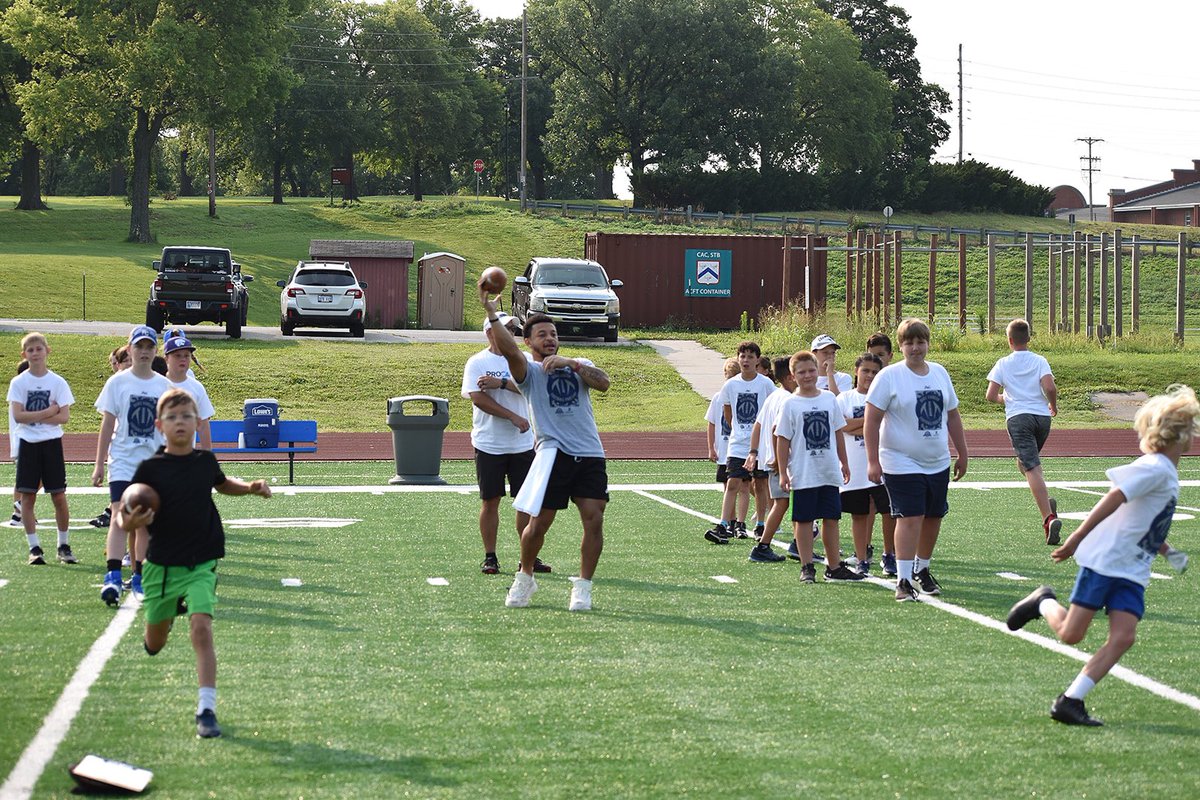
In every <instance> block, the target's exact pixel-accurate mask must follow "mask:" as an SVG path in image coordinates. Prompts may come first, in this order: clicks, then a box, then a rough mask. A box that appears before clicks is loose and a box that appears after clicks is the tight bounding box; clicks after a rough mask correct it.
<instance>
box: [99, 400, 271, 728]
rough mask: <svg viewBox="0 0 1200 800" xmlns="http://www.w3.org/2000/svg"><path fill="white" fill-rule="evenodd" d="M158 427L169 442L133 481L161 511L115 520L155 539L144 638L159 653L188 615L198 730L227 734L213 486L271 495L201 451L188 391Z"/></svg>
mask: <svg viewBox="0 0 1200 800" xmlns="http://www.w3.org/2000/svg"><path fill="white" fill-rule="evenodd" d="M156 417H157V418H156V419H155V422H154V426H155V427H156V428H157V429H158V430H159V432H160V433H162V434H163V435H164V436H165V438H166V446H165V447H163V448H159V450H158V452H157V453H155V454H154V455H153V456H151V457H150V458H147V459H146V460H145V461H143V462H141V464H140V465H139V466H138V468H137V471H136V472H134V474H133V481H132V482H133V483H145V484H148V485H149V486H150V487H151V488H153V489H154V491H156V492H158V497H159V507H158V511H157V512H155V511H153V510H151V509H149V508H143V507H142V506H138V507H136V508H132V509H131V508H126V507H125V506H124V503H122V502H121V501H120V500H119V499H118V500H116V501H115V502H114V508H116V513H115V514H114V515H113V516H114V517H115V518H116V519H117V523H118V524H119V525H121V526H122V528H123V529H124V530H126V531H129V532H130V533H132V532H134V531H136V530H138V529H142V531H143V534H142V537H143V539H145V538H147V534H148V539H149V549H148V550H147V552H146V561H145V565H144V570H145V572H144V576H145V589H146V599H145V608H146V635H145V639H144V646H145V649H146V652H147V653H148V654H150V655H152V656H153V655H157V654H158V652H159V651H160V650H162V649H163V647H165V646H166V644H167V636H168V635H169V634H170V633H171V626H172V624H173V623H174V622H175V617H176V616H178V615H181V614H187V615H188V627H189V629H190V630H189V634H190V637H191V640H192V649H193V650H195V652H196V678H197V681H198V683H199V685H200V692H199V702H198V704H197V708H196V735H197V736H200V737H202V738H206V739H207V738H212V737H215V736H220V735H221V728H220V726H218V725H217V712H216V709H217V653H216V650H215V649H214V648H213V635H212V620H213V611H214V610H215V607H216V603H217V560H218V559H221V558H224V557H225V530H224V528H223V527H222V526H221V515H220V514H219V513H218V512H217V507H216V505H215V504H214V503H213V499H212V490H213V489H216V490H217V491H218V492H220V493H221V494H229V495H240V494H256V495H258V496H260V497H270V496H271V487H270V486H268V485H267V482H266V481H263V480H258V481H254V482H253V483H246V482H245V481H241V480H238V479H237V478H229V477H226V475H225V473H223V472H222V471H221V465H220V464H218V463H217V459H216V456H214V455H213V454H212V453H211V452H209V451H208V450H197V449H195V447H194V445H193V442H194V441H195V439H196V429H197V426H198V425H199V414H198V413H197V411H196V401H195V399H194V398H193V397H192V395H191V394H190V393H188V392H187V391H185V390H183V389H178V388H175V389H168V390H166V391H165V392H164V393H163V395H162V397H161V398H159V400H158V404H157V414H156Z"/></svg>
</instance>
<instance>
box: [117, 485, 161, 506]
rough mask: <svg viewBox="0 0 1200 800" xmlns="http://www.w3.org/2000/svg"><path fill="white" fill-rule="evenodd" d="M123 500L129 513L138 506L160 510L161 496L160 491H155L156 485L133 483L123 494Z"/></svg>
mask: <svg viewBox="0 0 1200 800" xmlns="http://www.w3.org/2000/svg"><path fill="white" fill-rule="evenodd" d="M121 502H122V503H124V505H125V511H126V512H127V513H128V512H132V511H133V510H134V509H135V508H137V507H138V506H141V507H142V508H148V509H150V510H151V511H158V504H159V497H158V492H156V491H154V487H152V486H150V485H148V484H145V483H131V484H129V486H127V487H126V488H125V492H124V494H122V495H121Z"/></svg>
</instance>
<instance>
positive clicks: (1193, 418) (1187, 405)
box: [1133, 383, 1200, 453]
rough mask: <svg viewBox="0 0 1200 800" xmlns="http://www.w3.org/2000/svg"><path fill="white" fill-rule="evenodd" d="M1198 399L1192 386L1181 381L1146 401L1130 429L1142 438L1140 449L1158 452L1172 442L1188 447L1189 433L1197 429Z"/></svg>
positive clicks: (1199, 407) (1190, 438) (1199, 428)
mask: <svg viewBox="0 0 1200 800" xmlns="http://www.w3.org/2000/svg"><path fill="white" fill-rule="evenodd" d="M1198 419H1200V401H1198V400H1197V399H1196V393H1195V392H1194V391H1193V390H1192V387H1190V386H1185V385H1184V384H1181V383H1176V384H1172V385H1171V386H1168V387H1167V391H1166V393H1165V394H1160V395H1156V396H1154V397H1151V398H1150V399H1149V400H1147V401H1146V402H1145V403H1144V404H1143V405H1142V407H1141V408H1140V409H1138V412H1137V416H1135V417H1134V418H1133V428H1134V430H1136V431H1137V434H1138V438H1139V439H1140V440H1141V443H1142V449H1143V450H1145V451H1147V452H1153V453H1157V452H1159V451H1161V450H1165V449H1166V448H1168V447H1170V446H1171V445H1173V444H1175V443H1180V444H1182V445H1183V449H1184V450H1187V449H1188V447H1189V446H1191V442H1192V436H1193V435H1194V434H1195V433H1197V432H1198V431H1200V425H1198V424H1197V422H1198Z"/></svg>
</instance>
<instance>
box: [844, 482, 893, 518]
mask: <svg viewBox="0 0 1200 800" xmlns="http://www.w3.org/2000/svg"><path fill="white" fill-rule="evenodd" d="M872 500H874V501H875V509H874V510H875V511H878V512H880V513H882V514H890V513H891V508H892V502H891V500H889V499H888V493H887V488H886V487H883V486H869V487H867V488H866V489H851V490H850V491H848V492H842V510H843V511H845V512H846V513H847V514H849V515H851V516H853V517H858V516H865V515H867V514H870V513H871V511H872V509H871V501H872Z"/></svg>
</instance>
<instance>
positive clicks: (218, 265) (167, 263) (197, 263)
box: [162, 251, 229, 272]
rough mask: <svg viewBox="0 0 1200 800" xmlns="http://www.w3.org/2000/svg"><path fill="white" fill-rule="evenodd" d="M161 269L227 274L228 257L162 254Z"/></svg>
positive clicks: (179, 252)
mask: <svg viewBox="0 0 1200 800" xmlns="http://www.w3.org/2000/svg"><path fill="white" fill-rule="evenodd" d="M162 268H163V270H165V271H169V272H229V256H228V255H226V254H225V253H190V252H187V251H175V252H167V253H164V254H163V262H162Z"/></svg>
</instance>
